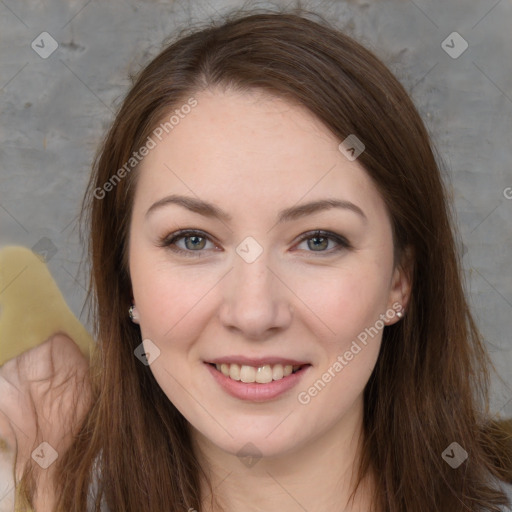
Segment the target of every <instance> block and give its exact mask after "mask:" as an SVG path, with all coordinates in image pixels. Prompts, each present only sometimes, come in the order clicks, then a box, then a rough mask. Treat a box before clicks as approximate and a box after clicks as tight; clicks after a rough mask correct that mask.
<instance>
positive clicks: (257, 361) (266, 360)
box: [206, 356, 309, 367]
mask: <svg viewBox="0 0 512 512" xmlns="http://www.w3.org/2000/svg"><path fill="white" fill-rule="evenodd" d="M206 362H207V363H213V364H223V363H224V364H235V363H236V364H240V365H247V366H255V367H260V366H264V365H266V364H270V365H273V364H282V365H283V366H284V365H292V366H303V365H306V364H309V363H307V362H305V361H297V360H296V359H289V358H287V357H278V356H267V357H247V356H225V357H216V358H215V359H210V360H208V361H206Z"/></svg>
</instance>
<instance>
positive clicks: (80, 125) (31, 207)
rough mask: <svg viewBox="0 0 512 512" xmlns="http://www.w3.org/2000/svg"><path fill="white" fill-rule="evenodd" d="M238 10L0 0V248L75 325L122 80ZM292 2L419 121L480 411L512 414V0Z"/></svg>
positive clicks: (219, 4)
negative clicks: (490, 364) (359, 47)
mask: <svg viewBox="0 0 512 512" xmlns="http://www.w3.org/2000/svg"><path fill="white" fill-rule="evenodd" d="M289 4H290V5H291V4H293V2H289ZM242 5H243V4H242V3H241V2H233V1H232V2H229V1H226V0H222V1H216V0H210V1H209V2H205V1H191V2H187V1H186V0H182V1H180V2H163V1H162V2H157V1H139V2H137V1H135V0H112V1H108V2H107V1H104V2H100V1H97V0H96V1H91V0H89V1H88V0H73V1H64V0H48V1H47V2H44V4H43V3H42V2H36V1H29V0H2V1H1V2H0V34H1V36H0V38H1V43H0V45H1V46H0V109H1V117H0V119H1V123H0V130H1V131H0V141H1V142H0V237H1V239H0V246H4V245H7V244H21V245H24V246H27V247H34V246H35V247H36V248H40V249H44V250H46V251H47V254H48V257H49V260H48V265H49V268H50V270H51V272H52V274H53V275H54V277H55V279H56V280H57V282H58V284H59V286H60V288H61V290H62V291H63V293H64V295H65V297H66V299H67V301H68V303H69V304H70V306H71V307H72V309H73V311H74V312H75V313H76V315H77V316H79V317H81V319H82V321H83V322H84V323H86V319H85V317H84V316H83V315H82V305H83V301H84V298H85V283H86V277H85V275H84V273H83V272H79V267H78V265H79V262H80V260H81V258H82V247H81V246H80V243H79V240H78V236H77V231H76V229H74V227H75V224H74V221H75V219H76V215H77V213H78V208H79V203H80V200H81V197H82V195H83V192H84V190H85V185H86V182H87V177H88V174H89V169H90V164H91V161H92V157H93V154H94V151H95V149H96V147H97V145H98V143H99V142H100V139H101V137H102V134H103V133H104V130H105V128H106V127H107V126H108V124H109V123H110V122H111V120H112V116H113V111H114V109H115V107H116V106H117V105H118V104H119V101H120V100H121V99H122V97H123V95H124V94H125V93H126V92H127V89H128V87H129V84H130V82H129V78H128V75H129V73H134V72H136V71H137V70H138V69H139V68H140V67H141V66H142V65H144V64H145V63H147V62H148V60H149V59H150V58H151V57H152V56H154V55H156V54H157V53H158V51H159V50H160V48H161V44H162V41H163V40H164V39H165V38H167V37H169V36H171V35H172V34H174V33H175V31H176V30H177V29H179V28H182V27H184V26H186V25H188V24H189V22H190V21H196V20H207V19H209V18H211V17H218V16H219V15H220V14H222V13H225V12H226V11H228V10H230V9H231V8H233V7H240V6H242ZM245 5H246V6H249V7H251V6H259V7H269V6H270V7H271V6H272V4H269V3H266V2H246V3H245ZM277 5H285V3H284V2H281V3H279V4H277ZM302 5H303V6H307V7H310V8H311V9H313V10H317V11H318V12H320V13H322V14H324V15H326V16H327V18H328V19H330V20H332V21H334V22H336V23H337V24H338V25H339V26H340V27H346V28H347V29H349V30H350V31H351V33H352V35H355V36H356V37H357V38H358V39H359V40H360V41H361V42H362V43H363V44H365V45H366V46H368V47H369V48H371V49H373V50H374V51H375V53H377V55H378V56H380V57H381V58H382V59H383V60H384V61H385V62H386V63H387V64H388V65H389V67H390V68H391V69H392V70H393V71H394V72H395V74H396V75H397V76H398V78H399V79H400V80H401V81H402V83H403V84H404V85H405V86H406V88H407V89H408V90H409V91H410V92H411V95H412V97H413V99H414V101H415V103H416V105H417V106H418V108H419V110H420V112H421V114H422V115H423V117H424V119H425V121H426V123H427V126H428V128H429V130H430V132H431V134H432V136H433V139H434V142H435V143H436V145H437V147H438V149H439V152H440V155H441V156H442V158H443V159H444V161H445V162H446V164H447V166H448V169H447V173H446V180H447V181H448V182H449V183H450V189H451V190H452V195H453V200H454V205H455V209H456V212H457V216H458V223H459V228H460V233H461V236H462V239H463V242H464V248H463V251H464V269H465V272H466V275H467V280H468V289H469V291H470V294H471V295H470V296H471V301H472V304H473V307H474V311H475V314H476V317H477V320H478V322H479V325H480V327H481V330H482V332H483V334H484V336H485V339H486V342H487V344H488V347H489V350H490V352H491V355H492V357H493V360H494V361H495V363H496V366H497V369H498V371H499V372H500V374H501V375H502V377H503V378H504V382H499V381H495V383H494V388H493V405H492V407H493V410H494V411H495V412H500V413H501V414H505V415H507V416H512V389H511V383H512V364H511V363H512V340H511V334H510V333H511V331H512V272H511V260H512V258H511V246H512V228H511V218H512V188H511V187H512V171H511V164H512V143H511V142H512V141H511V134H512V72H511V70H512V64H511V59H510V55H511V50H512V31H511V30H510V27H512V3H511V1H510V0H485V1H484V0H448V1H446V0H414V1H413V0H389V1H381V0H379V1H349V2H347V1H329V2H318V1H317V2H309V3H306V2H302ZM43 32H47V33H48V34H49V35H41V33H43ZM453 32H457V33H458V35H454V34H453ZM41 39H43V42H41ZM443 41H445V42H444V43H443ZM52 44H53V45H54V46H55V45H56V48H55V49H54V51H53V53H51V54H50V52H52V50H53V48H52ZM466 44H467V45H468V47H467V49H465V51H464V48H465V45H466ZM89 327H90V326H89ZM440 357H442V354H441V355H440Z"/></svg>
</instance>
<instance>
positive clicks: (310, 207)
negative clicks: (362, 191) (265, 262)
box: [145, 194, 368, 224]
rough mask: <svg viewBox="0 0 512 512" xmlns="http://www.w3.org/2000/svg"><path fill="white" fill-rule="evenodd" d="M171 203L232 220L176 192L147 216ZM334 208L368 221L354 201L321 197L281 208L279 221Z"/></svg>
mask: <svg viewBox="0 0 512 512" xmlns="http://www.w3.org/2000/svg"><path fill="white" fill-rule="evenodd" d="M170 204H176V205H178V206H182V207H184V208H187V209H188V210H190V211H192V212H194V213H198V214H199V215H202V216H204V217H211V218H215V219H221V220H224V221H225V222H230V221H231V220H232V217H231V215H230V214H229V213H227V212H225V211H224V210H222V209H221V208H219V207H218V206H215V205H214V204H212V203H208V202H207V201H203V200H202V199H197V198H195V197H188V196H181V195H176V194H174V195H170V196H166V197H163V198H162V199H159V200H158V201H156V202H155V203H153V204H152V205H151V206H150V207H149V209H148V211H147V212H146V215H145V216H146V217H147V216H148V215H149V214H150V213H151V212H153V211H155V210H157V209H159V208H162V207H164V206H167V205H170ZM332 208H341V209H345V210H349V211H352V212H354V213H356V214H357V215H359V216H360V217H361V218H362V219H363V220H364V221H365V222H367V221H368V218H367V217H366V215H365V213H364V212H363V210H361V208H359V206H357V205H355V204H354V203H352V202H350V201H344V200H340V199H330V198H328V199H319V200H317V201H312V202H309V203H305V204H301V205H296V206H291V207H290V208H286V209H284V210H281V211H280V212H279V215H278V218H277V223H278V224H279V223H283V222H289V221H292V220H296V219H299V218H301V217H305V216H307V215H312V214H314V213H318V212H321V211H325V210H330V209H332Z"/></svg>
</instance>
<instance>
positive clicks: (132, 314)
mask: <svg viewBox="0 0 512 512" xmlns="http://www.w3.org/2000/svg"><path fill="white" fill-rule="evenodd" d="M128 315H129V316H130V320H131V321H132V322H133V323H134V324H138V323H139V315H138V313H137V310H136V309H135V304H132V305H131V306H130V309H128Z"/></svg>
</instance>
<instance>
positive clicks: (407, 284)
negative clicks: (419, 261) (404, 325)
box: [387, 246, 414, 325]
mask: <svg viewBox="0 0 512 512" xmlns="http://www.w3.org/2000/svg"><path fill="white" fill-rule="evenodd" d="M413 271H414V252H413V250H412V247H411V246H407V247H406V248H405V249H404V250H403V251H402V254H401V257H400V261H399V262H398V263H397V264H396V266H395V269H394V271H393V277H392V280H391V288H390V291H389V299H388V309H392V310H395V311H401V312H402V313H405V311H406V309H407V305H408V304H409V299H410V297H411V290H412V276H413ZM402 318H403V317H402ZM399 320H400V317H398V316H394V317H393V319H390V320H389V321H388V322H387V325H392V324H394V323H395V322H397V321H399Z"/></svg>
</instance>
